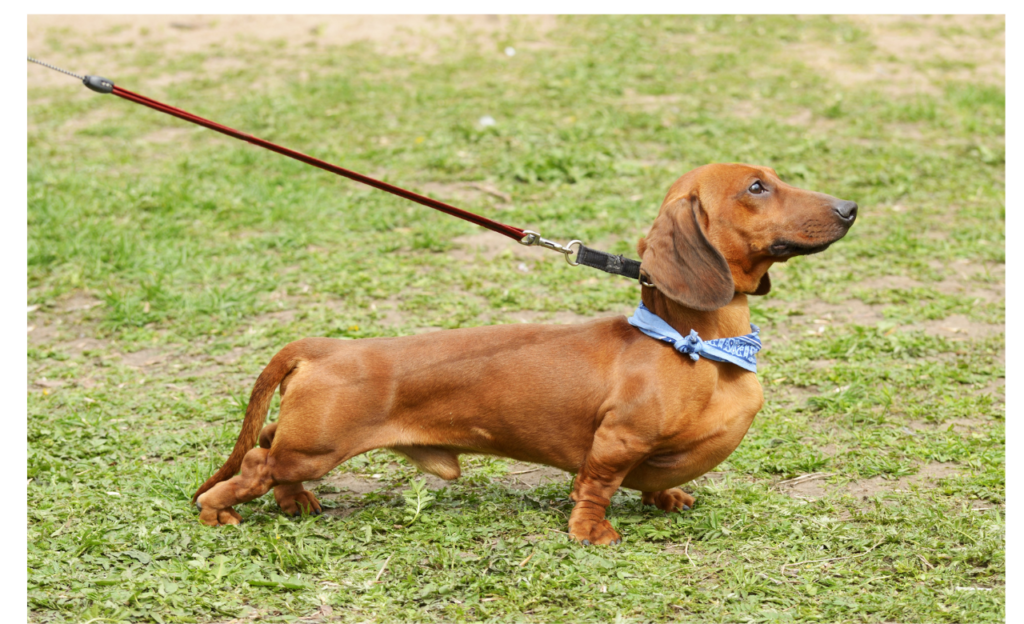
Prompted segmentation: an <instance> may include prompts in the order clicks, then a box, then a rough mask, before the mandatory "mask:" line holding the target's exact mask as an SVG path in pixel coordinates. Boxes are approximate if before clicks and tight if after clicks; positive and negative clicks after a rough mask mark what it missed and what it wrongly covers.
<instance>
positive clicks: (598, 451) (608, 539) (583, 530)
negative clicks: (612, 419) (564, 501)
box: [569, 426, 645, 546]
mask: <svg viewBox="0 0 1024 624" xmlns="http://www.w3.org/2000/svg"><path fill="white" fill-rule="evenodd" d="M644 448H645V446H644V445H643V444H641V443H640V441H639V440H637V439H636V438H635V437H634V436H632V435H630V433H629V432H628V431H625V427H604V426H602V427H600V428H598V430H597V433H596V434H595V435H594V445H593V446H592V447H591V449H590V452H589V453H587V457H586V459H585V460H584V461H583V466H581V467H580V470H579V472H578V473H577V474H576V483H575V485H574V486H573V490H572V500H574V501H576V506H575V507H573V509H572V515H570V516H569V534H570V535H572V536H573V537H574V538H576V540H578V541H579V542H581V543H582V544H583V545H584V546H588V545H590V544H618V543H619V542H621V541H622V536H621V535H619V533H618V531H616V530H615V529H614V528H613V527H612V525H611V523H610V522H608V521H607V520H605V518H604V514H605V509H607V507H608V505H609V503H611V498H612V495H613V494H615V491H616V490H618V489H619V485H620V484H621V483H622V480H623V479H624V478H625V477H626V475H627V474H628V473H629V471H630V470H632V469H633V467H634V466H636V465H637V464H638V463H639V462H640V461H642V460H643V458H644V452H643V449H644Z"/></svg>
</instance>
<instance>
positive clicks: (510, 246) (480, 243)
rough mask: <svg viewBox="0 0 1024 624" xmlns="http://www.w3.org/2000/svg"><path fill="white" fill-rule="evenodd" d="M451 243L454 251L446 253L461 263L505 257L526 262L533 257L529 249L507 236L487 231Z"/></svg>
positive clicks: (456, 239) (454, 239)
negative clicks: (453, 245)
mask: <svg viewBox="0 0 1024 624" xmlns="http://www.w3.org/2000/svg"><path fill="white" fill-rule="evenodd" d="M452 242H453V243H455V249H452V250H451V251H449V252H448V253H449V255H451V256H452V257H453V258H455V259H456V260H461V261H471V260H475V259H476V258H477V257H479V258H482V259H484V260H494V259H495V258H498V257H499V256H505V255H507V256H508V257H509V258H514V259H517V260H528V259H530V258H532V257H533V256H532V253H531V251H530V249H529V247H526V246H525V245H520V244H519V243H517V242H516V241H514V240H512V239H511V238H508V237H507V236H498V235H496V234H495V233H494V232H489V231H488V232H478V233H476V234H467V235H465V236H456V237H455V238H453V239H452Z"/></svg>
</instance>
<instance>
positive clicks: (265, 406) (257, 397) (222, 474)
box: [192, 343, 300, 503]
mask: <svg viewBox="0 0 1024 624" xmlns="http://www.w3.org/2000/svg"><path fill="white" fill-rule="evenodd" d="M294 346H295V345H294V343H293V344H291V345H288V346H287V347H285V348H284V349H281V351H279V352H278V354H277V355H275V356H274V357H273V358H272V359H271V360H270V363H269V364H267V367H266V368H264V369H263V372H262V373H260V376H259V377H258V378H257V379H256V385H254V386H253V388H252V395H251V396H250V397H249V405H248V406H247V407H246V408H245V420H243V421H242V431H240V432H239V434H238V441H236V442H235V448H234V450H232V451H231V455H230V456H228V460H227V461H226V462H224V465H223V466H221V467H220V470H218V471H217V472H216V473H214V475H213V476H212V477H210V478H209V479H207V480H206V483H204V484H203V485H202V486H200V488H199V489H198V490H196V493H195V494H194V495H193V496H192V502H193V503H195V502H196V499H197V498H199V497H200V496H201V495H202V494H203V493H204V492H206V491H207V490H209V489H210V488H212V487H213V486H215V485H217V484H218V483H220V482H221V481H226V480H228V479H230V478H231V477H233V476H235V474H236V473H237V472H238V470H239V469H240V468H241V467H242V459H243V458H244V457H245V454H246V453H248V452H249V451H250V450H252V448H253V446H255V445H256V440H257V439H258V438H259V435H260V430H261V429H262V428H263V422H264V421H265V420H266V419H267V412H268V411H269V410H270V400H271V399H272V398H273V397H274V390H276V389H277V387H278V386H279V385H281V381H282V380H284V378H285V377H286V376H287V375H288V373H290V372H292V370H293V369H294V368H295V365H296V364H298V362H299V360H300V357H299V356H298V353H297V349H295V348H294Z"/></svg>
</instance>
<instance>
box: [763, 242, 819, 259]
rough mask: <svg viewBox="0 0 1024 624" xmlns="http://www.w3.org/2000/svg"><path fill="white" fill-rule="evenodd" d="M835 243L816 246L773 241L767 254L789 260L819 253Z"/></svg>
mask: <svg viewBox="0 0 1024 624" xmlns="http://www.w3.org/2000/svg"><path fill="white" fill-rule="evenodd" d="M834 242H835V241H829V242H827V243H821V244H818V245H813V244H808V243H799V242H797V241H786V240H781V241H775V242H774V243H772V244H771V246H770V247H768V252H769V253H770V254H771V255H773V256H775V257H776V258H781V257H785V258H789V257H792V256H808V255H810V254H816V253H820V252H822V251H825V250H826V249H828V248H829V246H830V245H831V244H832V243H834Z"/></svg>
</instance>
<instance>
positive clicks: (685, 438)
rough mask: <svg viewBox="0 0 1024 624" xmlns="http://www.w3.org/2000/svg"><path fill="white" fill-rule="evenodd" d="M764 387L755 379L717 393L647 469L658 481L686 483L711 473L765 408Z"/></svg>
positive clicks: (647, 463) (671, 437)
mask: <svg viewBox="0 0 1024 624" xmlns="http://www.w3.org/2000/svg"><path fill="white" fill-rule="evenodd" d="M763 396H764V395H763V393H762V391H761V384H760V383H758V381H757V379H756V377H754V376H753V375H745V376H744V379H742V380H740V381H737V382H733V383H730V384H728V385H726V386H724V387H719V388H718V390H717V391H716V392H715V393H714V395H713V396H712V397H711V400H710V401H708V403H707V404H706V406H705V408H704V409H703V410H701V411H700V412H699V413H697V414H689V415H686V416H685V417H684V420H683V421H682V422H681V423H680V425H679V427H678V428H677V429H676V430H674V431H673V432H671V433H670V434H669V435H667V436H666V438H665V439H664V440H663V443H662V444H661V445H659V446H660V448H659V450H658V452H657V453H656V454H653V455H652V456H650V457H649V458H648V459H647V460H646V461H645V462H644V466H645V467H646V468H648V469H653V470H652V471H653V472H657V473H660V476H659V480H665V481H666V482H668V481H671V482H673V483H674V484H680V483H685V482H687V481H690V480H692V479H695V478H697V477H699V476H700V475H702V474H704V473H705V472H708V471H709V470H712V469H713V468H714V467H715V466H717V465H718V464H720V463H722V461H724V460H725V458H727V457H728V456H729V455H730V454H731V453H732V452H733V451H734V450H736V447H738V446H739V444H740V442H741V441H742V440H743V436H744V435H746V433H747V430H748V429H749V428H750V424H751V423H752V422H753V420H754V416H756V415H757V412H758V411H760V409H761V406H762V404H763Z"/></svg>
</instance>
